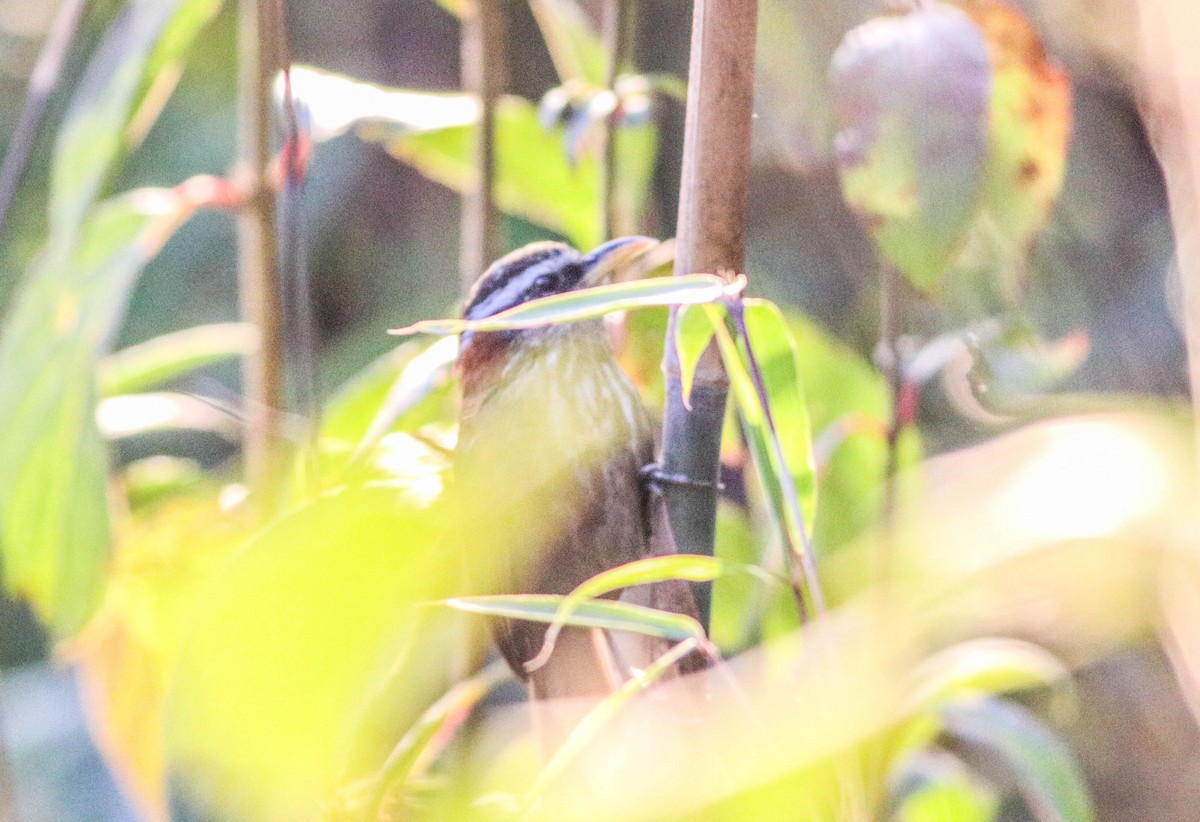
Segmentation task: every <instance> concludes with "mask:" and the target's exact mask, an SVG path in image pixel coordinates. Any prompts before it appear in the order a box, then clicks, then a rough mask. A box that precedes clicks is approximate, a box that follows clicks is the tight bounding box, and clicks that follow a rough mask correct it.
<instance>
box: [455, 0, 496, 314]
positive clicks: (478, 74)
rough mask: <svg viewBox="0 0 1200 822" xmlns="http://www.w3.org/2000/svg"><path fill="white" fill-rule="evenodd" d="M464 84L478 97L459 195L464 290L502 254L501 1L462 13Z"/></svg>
mask: <svg viewBox="0 0 1200 822" xmlns="http://www.w3.org/2000/svg"><path fill="white" fill-rule="evenodd" d="M461 57H462V86H463V90H464V91H466V92H467V93H468V94H470V95H472V96H473V97H474V98H475V99H476V100H477V101H478V102H479V128H478V129H477V130H476V132H475V133H476V138H475V144H474V147H473V148H474V152H473V153H474V161H475V162H474V166H475V169H476V172H477V173H476V177H475V184H474V186H472V187H471V188H470V189H469V190H468V191H467V192H466V193H465V194H464V195H463V200H462V228H461V249H460V253H459V272H460V275H461V279H462V289H463V292H464V293H465V292H466V291H467V289H469V288H470V287H471V284H472V283H474V282H475V280H476V278H478V277H479V275H480V274H482V273H483V271H484V269H485V268H487V266H488V264H489V263H490V262H491V261H492V260H494V259H496V257H498V256H500V240H499V215H498V214H497V212H496V206H495V185H496V104H497V102H498V101H499V99H500V95H501V94H502V93H503V90H504V16H503V10H502V7H501V4H500V0H473V2H469V3H467V4H466V8H465V9H464V10H463V15H462V43H461Z"/></svg>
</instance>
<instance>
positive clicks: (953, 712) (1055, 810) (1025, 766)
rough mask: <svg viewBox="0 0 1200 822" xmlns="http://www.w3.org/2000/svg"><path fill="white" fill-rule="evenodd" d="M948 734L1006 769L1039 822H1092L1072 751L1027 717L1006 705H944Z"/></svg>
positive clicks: (1084, 785)
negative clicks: (983, 751)
mask: <svg viewBox="0 0 1200 822" xmlns="http://www.w3.org/2000/svg"><path fill="white" fill-rule="evenodd" d="M939 713H940V715H941V719H942V723H943V725H944V727H945V729H946V732H947V733H949V734H951V735H952V736H955V737H958V738H959V739H962V740H965V741H967V742H970V743H972V744H974V745H978V746H980V747H982V748H985V749H987V750H988V751H989V752H990V753H992V754H994V755H995V756H997V757H998V758H999V759H1000V760H1001V761H1002V762H1003V763H1004V764H1005V766H1006V767H1008V768H1009V769H1010V770H1011V772H1012V774H1013V776H1014V777H1015V778H1016V782H1017V786H1018V788H1019V789H1020V791H1021V795H1022V796H1023V797H1024V798H1025V801H1026V803H1027V804H1028V805H1029V809H1030V810H1031V811H1032V812H1033V815H1034V817H1035V818H1036V819H1037V820H1038V822H1091V821H1092V819H1093V818H1094V813H1093V810H1092V802H1091V799H1090V798H1089V797H1088V792H1087V783H1086V782H1085V780H1084V778H1083V773H1082V771H1081V770H1080V767H1079V763H1078V762H1077V761H1076V759H1075V756H1074V755H1073V754H1072V753H1071V750H1070V748H1068V747H1067V745H1066V743H1065V742H1063V741H1062V740H1061V739H1060V738H1059V737H1058V736H1057V735H1056V734H1054V733H1053V732H1052V731H1050V729H1049V728H1047V727H1046V726H1045V725H1043V724H1042V723H1041V722H1040V721H1038V719H1037V718H1036V717H1035V716H1034V715H1033V714H1031V713H1030V712H1029V711H1027V710H1025V709H1024V708H1022V707H1020V706H1019V705H1017V704H1015V703H1013V702H1009V701H1007V700H1003V699H980V700H977V701H974V702H968V703H956V704H950V705H945V706H943V707H942V709H941V711H940V712H939Z"/></svg>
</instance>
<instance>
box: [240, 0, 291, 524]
mask: <svg viewBox="0 0 1200 822" xmlns="http://www.w3.org/2000/svg"><path fill="white" fill-rule="evenodd" d="M275 9H276V6H275V0H241V2H240V4H239V8H238V11H239V14H238V69H239V70H238V89H239V104H240V111H239V116H240V118H241V122H240V129H239V135H238V136H239V140H238V143H239V145H238V149H239V169H238V174H239V176H240V178H241V179H242V180H243V181H244V185H245V187H246V190H247V192H248V197H247V200H246V204H245V206H244V207H243V209H242V211H241V214H240V215H239V218H238V274H239V290H240V297H241V308H242V314H243V316H244V317H245V318H246V320H248V321H249V322H250V323H252V324H253V325H254V326H255V327H256V328H257V329H258V332H259V347H258V351H257V352H256V353H255V354H254V355H253V356H250V357H247V358H246V365H245V377H244V379H245V389H244V390H245V394H246V400H247V402H246V413H247V421H246V432H245V442H244V446H243V451H244V459H245V464H246V476H247V479H248V480H249V482H250V485H251V487H252V488H253V489H254V490H255V491H256V492H258V493H259V498H260V499H262V500H263V501H264V502H265V503H266V505H265V506H264V507H266V508H269V507H270V505H271V504H272V502H273V499H274V497H275V494H276V491H277V478H278V472H279V469H280V459H279V452H280V445H281V442H282V440H281V437H280V436H279V430H278V429H279V416H280V413H281V411H282V409H283V407H284V341H283V306H282V300H283V290H282V288H281V283H280V277H279V261H278V245H277V241H276V228H275V194H274V192H273V191H272V190H271V186H270V185H269V184H268V181H267V179H266V169H267V164H268V162H269V160H270V156H271V145H270V142H271V139H270V138H271V117H270V111H271V84H272V81H273V79H274V75H275V71H276V68H277V66H278V61H277V60H275V59H273V58H274V57H275V56H276V55H274V53H273V52H274V48H273V45H274V44H273V43H272V42H271V40H270V35H271V32H273V31H276V30H277V23H276V22H275V20H274V17H275V14H274V12H275Z"/></svg>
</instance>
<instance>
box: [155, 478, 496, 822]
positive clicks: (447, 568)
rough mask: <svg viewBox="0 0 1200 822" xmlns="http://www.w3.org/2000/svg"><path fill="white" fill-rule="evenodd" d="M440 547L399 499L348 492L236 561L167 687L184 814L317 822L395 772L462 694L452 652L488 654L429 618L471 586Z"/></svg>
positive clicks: (206, 601) (445, 618) (196, 619)
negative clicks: (428, 716)
mask: <svg viewBox="0 0 1200 822" xmlns="http://www.w3.org/2000/svg"><path fill="white" fill-rule="evenodd" d="M439 533H441V529H440V525H439V523H438V521H437V519H436V516H435V515H434V513H432V512H430V511H427V510H420V509H414V508H411V507H407V506H406V505H404V504H403V502H402V500H401V498H400V497H399V495H397V494H396V493H395V492H394V491H392V490H391V489H388V488H377V489H367V490H347V491H345V492H343V493H340V494H333V495H327V496H324V497H322V498H320V499H318V500H317V501H315V502H313V503H311V504H309V505H306V506H304V507H303V508H300V509H299V510H297V511H296V512H295V513H293V514H291V515H289V516H287V517H284V518H283V519H281V520H278V521H276V522H275V523H273V524H272V525H270V526H269V527H268V528H267V529H266V530H264V531H263V532H261V533H260V534H259V535H258V536H257V537H256V538H255V539H254V540H253V541H252V542H251V543H249V544H248V545H247V546H245V548H244V549H243V550H242V551H240V552H239V553H238V555H237V557H236V559H235V560H234V561H233V562H232V563H231V564H229V565H228V566H227V567H226V568H225V569H224V570H223V572H222V573H221V574H220V575H219V576H218V577H217V578H215V579H214V580H213V581H212V582H211V584H210V585H209V586H208V588H207V589H206V591H205V592H204V595H203V597H202V598H201V599H200V600H199V601H198V602H197V604H196V605H195V607H194V610H193V611H192V613H191V619H190V626H191V630H190V631H189V632H188V634H187V636H186V638H185V640H184V643H183V646H182V648H181V650H180V653H179V656H178V664H177V666H176V667H175V669H174V675H173V677H172V680H171V683H170V689H169V693H168V697H167V707H166V731H165V735H166V745H167V756H168V763H169V773H170V775H171V785H172V788H173V789H174V790H173V796H172V799H173V803H174V807H175V808H176V809H179V810H184V809H187V810H189V811H190V812H191V813H193V814H194V813H195V812H197V810H198V809H204V810H205V812H206V813H211V814H214V815H215V816H217V817H219V818H236V819H242V820H273V819H287V818H291V819H295V818H307V817H308V815H309V814H310V812H311V811H312V809H313V808H315V807H318V806H320V805H321V804H322V803H323V802H325V801H326V800H328V799H330V798H331V797H332V796H333V795H334V794H335V793H336V792H337V790H338V789H339V788H341V787H342V786H344V785H345V784H347V782H348V781H349V778H350V777H351V775H354V776H357V775H361V774H363V773H368V772H370V771H371V770H372V769H374V768H377V767H378V764H379V763H380V762H382V761H384V759H385V758H386V756H387V752H388V750H390V749H391V748H393V747H394V745H395V743H396V740H397V739H400V738H401V737H402V736H403V734H404V733H405V732H406V731H407V730H408V729H409V728H411V727H412V726H413V724H414V723H416V722H417V721H418V719H419V717H420V715H421V714H422V712H423V711H424V710H425V709H426V708H427V706H429V705H432V704H433V703H434V702H435V701H436V700H437V699H438V697H440V696H441V695H442V694H444V693H445V692H446V690H447V688H448V687H449V684H450V683H449V675H450V674H449V671H450V668H451V666H452V665H453V664H454V663H453V661H452V660H453V658H454V655H455V654H454V653H447V649H448V648H455V649H457V650H456V651H455V653H461V654H462V657H461V659H462V661H463V664H464V665H466V664H469V662H468V661H469V660H470V659H472V658H473V657H474V656H475V655H476V654H477V653H478V652H477V650H472V643H471V637H469V636H467V635H466V634H465V633H462V632H460V631H458V627H459V626H460V625H461V620H458V619H456V615H455V614H454V613H453V612H451V611H449V610H448V609H444V608H430V607H427V606H423V605H422V603H427V602H430V601H434V600H440V599H444V598H446V597H447V596H449V595H452V594H453V593H454V592H455V589H456V587H457V586H458V585H459V584H460V579H459V576H460V574H461V563H460V557H459V556H458V555H457V554H455V553H453V552H450V551H446V550H431V548H432V547H433V546H434V539H435V537H436V535H437V534H439ZM477 559H478V562H479V564H480V565H481V566H483V573H485V574H486V573H490V571H489V570H488V568H487V555H483V556H480V557H478V558H477ZM478 638H479V637H476V639H478ZM298 718H302V719H298Z"/></svg>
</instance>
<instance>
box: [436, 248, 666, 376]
mask: <svg viewBox="0 0 1200 822" xmlns="http://www.w3.org/2000/svg"><path fill="white" fill-rule="evenodd" d="M657 244H658V241H657V240H652V239H650V238H648V237H621V238H619V239H616V240H611V241H609V242H607V243H605V244H604V245H602V246H600V247H598V248H596V249H595V250H594V251H592V252H590V253H588V254H581V253H580V252H578V251H576V250H575V249H574V248H572V247H571V246H569V245H566V244H565V243H553V242H540V243H532V244H530V245H527V246H525V247H523V248H519V249H517V250H516V251H513V252H511V253H509V254H506V255H504V256H503V257H501V258H500V259H499V260H497V261H496V262H494V263H492V264H491V266H489V267H488V270H487V271H485V272H484V273H483V276H481V277H480V278H479V280H478V281H477V282H476V283H475V287H474V288H472V289H471V294H470V296H469V297H468V298H467V303H466V307H465V308H464V309H463V318H464V319H468V320H479V319H483V318H484V317H490V316H492V315H493V314H499V313H500V312H501V311H505V310H507V309H509V308H513V307H514V306H518V305H520V304H522V303H526V302H529V301H530V300H535V299H538V298H539V297H549V296H552V295H554V294H563V293H565V292H568V291H574V290H576V289H580V288H586V287H588V286H592V285H600V284H602V283H604V282H607V281H609V280H611V279H612V278H613V275H614V274H615V273H617V272H619V271H620V270H622V269H623V268H625V267H626V266H628V265H629V264H630V263H631V262H632V261H633V260H634V259H635V258H636V257H638V256H640V255H642V254H644V253H645V252H646V251H647V250H649V249H650V248H652V247H653V246H655V245H657ZM555 332H556V330H555V328H533V329H526V330H522V331H502V332H495V331H490V332H467V333H466V334H463V336H462V340H461V343H460V350H461V352H462V355H463V357H466V356H467V354H468V352H469V351H470V349H472V348H484V347H486V348H488V349H492V348H497V347H504V348H507V347H508V346H509V345H510V344H511V343H513V342H515V341H516V340H518V339H520V340H523V341H534V340H536V339H540V338H548V337H551V336H553V335H554V333H555ZM477 353H482V352H477Z"/></svg>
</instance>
